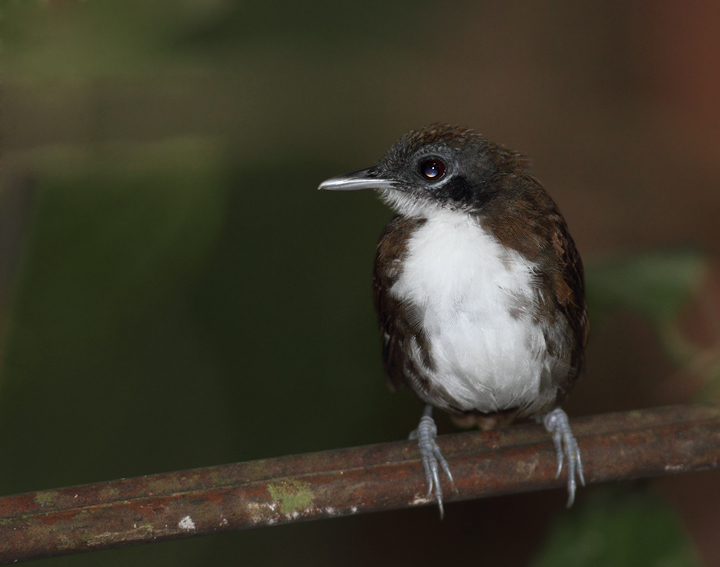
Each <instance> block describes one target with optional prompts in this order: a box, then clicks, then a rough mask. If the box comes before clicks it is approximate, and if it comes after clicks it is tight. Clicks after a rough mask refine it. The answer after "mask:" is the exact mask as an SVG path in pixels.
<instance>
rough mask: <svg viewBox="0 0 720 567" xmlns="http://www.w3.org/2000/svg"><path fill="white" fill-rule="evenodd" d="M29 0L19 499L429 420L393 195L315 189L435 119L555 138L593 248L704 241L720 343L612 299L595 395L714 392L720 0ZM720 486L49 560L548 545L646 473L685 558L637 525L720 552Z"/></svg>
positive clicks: (10, 6)
mask: <svg viewBox="0 0 720 567" xmlns="http://www.w3.org/2000/svg"><path fill="white" fill-rule="evenodd" d="M2 11H3V14H2V17H3V30H2V36H3V37H2V41H3V43H4V45H5V48H4V49H5V57H4V59H5V61H4V63H3V67H4V73H3V75H4V77H3V82H4V88H3V93H2V96H3V100H2V126H1V128H2V151H3V170H4V180H3V192H2V195H1V197H2V203H0V207H2V208H1V211H0V271H2V274H1V275H0V324H1V325H2V327H1V329H0V330H2V345H1V346H2V374H1V375H0V494H3V495H4V494H11V493H18V492H27V491H34V490H39V489H44V488H55V487H60V486H67V485H76V484H83V483H88V482H97V481H103V480H110V479H115V478H120V477H131V476H137V475H142V474H150V473H157V472H163V471H171V470H179V469H186V468H192V467H200V466H209V465H214V464H220V463H226V462H236V461H245V460H251V459H258V458H264V457H272V456H280V455H285V454H292V453H303V452H307V451H316V450H322V449H329V448H337V447H346V446H353V445H358V444H365V443H376V442H382V441H391V440H397V439H401V438H405V437H406V436H407V434H408V432H409V431H410V430H411V429H413V428H414V427H415V425H416V423H417V420H418V418H419V414H420V410H421V404H420V403H419V402H418V401H417V400H416V399H414V398H413V396H411V395H410V394H409V393H408V392H403V393H400V394H394V395H393V394H390V393H389V392H388V391H387V389H386V388H385V385H384V382H383V378H382V370H381V364H380V351H379V338H378V336H377V335H378V333H377V330H376V328H375V315H374V312H373V307H372V297H371V280H370V278H371V270H372V261H373V257H374V246H375V242H376V240H377V237H378V236H379V234H380V231H381V230H382V227H383V226H384V224H385V223H386V222H387V221H388V220H389V218H390V217H391V212H390V211H389V210H387V209H386V208H385V207H384V206H383V205H382V204H381V203H379V202H378V200H377V199H376V198H375V197H374V196H373V195H372V194H371V193H370V192H361V193H351V194H330V193H328V194H324V193H318V192H316V187H317V185H318V183H319V182H320V181H322V180H324V179H326V178H328V177H331V176H334V175H337V174H341V173H344V172H348V171H352V170H355V169H359V168H361V167H365V166H368V165H371V164H372V163H374V161H375V160H376V159H377V158H378V157H379V156H380V155H382V153H384V152H385V150H386V149H387V148H388V147H389V146H390V145H391V144H392V143H393V142H394V141H395V139H397V138H398V137H399V136H400V135H401V134H403V133H404V132H405V131H407V130H409V129H411V128H416V127H420V126H422V125H425V124H428V123H431V122H450V123H458V124H461V125H464V126H469V127H473V128H475V129H476V130H477V131H479V132H481V133H482V134H484V135H485V136H487V137H488V138H490V139H492V140H495V141H498V142H500V143H503V144H505V145H507V146H509V147H511V148H513V149H516V150H519V151H521V152H523V153H525V154H527V155H529V156H531V157H532V161H533V164H534V165H533V171H534V173H535V174H536V175H537V176H538V177H539V178H540V179H541V180H542V181H543V183H544V184H545V186H546V188H547V189H548V191H549V192H550V194H551V195H552V196H553V198H554V199H555V200H556V201H557V203H558V204H559V206H560V208H561V210H562V211H563V213H564V215H565V217H566V219H567V221H568V224H569V226H570V229H571V231H572V233H573V235H574V237H575V240H576V242H577V244H578V247H579V249H580V251H581V253H582V254H583V257H584V258H585V259H586V263H588V265H589V266H591V267H592V266H593V265H597V266H602V265H603V262H604V261H607V259H608V258H613V257H616V256H617V255H618V254H625V255H630V256H628V257H630V258H633V257H644V255H647V254H654V253H656V251H658V250H659V251H661V252H662V251H665V250H678V249H684V248H682V247H687V246H690V247H691V249H692V250H693V251H694V252H693V254H701V256H702V261H701V264H702V266H701V269H698V270H695V271H693V270H690V272H691V273H689V275H688V277H687V278H685V279H683V281H684V282H686V283H687V282H689V283H687V286H686V287H688V288H689V289H687V290H686V291H687V295H688V297H689V298H690V301H689V303H686V304H684V307H683V309H682V310H681V311H680V312H679V313H674V312H673V314H672V315H673V317H672V320H673V324H674V325H677V328H678V329H681V330H682V333H683V336H684V337H685V338H687V339H688V340H689V341H690V342H691V344H692V345H693V346H694V347H696V349H697V351H698V353H699V354H698V355H697V356H695V357H693V356H685V354H686V353H683V352H679V351H682V349H681V348H680V346H683V345H684V343H683V344H682V345H680V346H679V345H678V343H677V340H676V339H677V337H675V338H668V336H667V334H663V333H662V331H663V329H664V328H663V327H662V326H660V327H659V326H658V324H657V321H655V320H653V318H652V316H650V317H649V316H647V313H645V314H644V315H643V313H641V312H639V311H636V312H634V311H633V310H632V309H625V310H615V311H612V312H608V313H603V314H602V315H603V317H602V321H600V314H599V312H598V311H597V310H596V312H595V313H591V320H592V323H593V330H592V333H591V344H590V348H589V351H588V357H587V360H588V362H587V372H586V374H585V376H584V377H583V379H582V381H581V382H579V383H578V385H577V387H576V389H575V391H574V393H573V395H572V396H571V398H570V399H569V401H568V403H567V404H566V408H567V409H568V412H569V413H570V414H571V415H580V414H591V413H601V412H609V411H621V410H629V409H634V408H640V407H651V406H657V405H663V404H672V403H683V402H686V401H689V400H691V399H698V397H697V396H698V395H700V396H701V397H702V396H704V399H708V398H709V397H710V396H709V395H708V393H707V391H708V390H707V385H708V383H709V382H708V380H709V378H712V377H713V376H715V377H716V375H717V371H718V366H717V362H718V350H719V349H720V347H719V346H718V345H720V330H719V329H720V291H719V290H720V286H719V285H718V282H720V278H718V276H717V274H718V270H717V268H716V262H715V258H716V256H717V254H718V252H720V238H719V237H720V222H718V218H719V217H720V195H719V193H720V105H719V104H718V102H717V101H718V100H720V72H719V69H720V67H719V65H720V34H718V29H720V4H718V3H717V2H711V1H709V0H706V1H703V0H698V1H694V2H690V3H683V4H678V3H673V2H669V1H661V2H642V1H635V2H600V1H592V0H585V1H582V2H564V1H545V2H503V3H490V2H469V1H465V2H446V3H437V2H435V3H431V2H426V1H415V2H409V1H400V2H394V3H388V2H380V1H377V0H368V1H365V2H361V3H345V4H342V3H336V2H328V1H310V2H290V1H279V2H266V3H260V2H257V3H248V2H239V1H233V0H179V1H174V2H171V1H170V0H154V1H153V2H147V1H139V0H127V1H125V2H122V3H114V4H111V3H109V2H82V1H55V2H47V1H46V2H40V1H37V2H36V1H29V0H28V1H26V2H20V1H15V2H6V3H4V4H3V7H2ZM679 247H680V248H679ZM663 265H665V264H663ZM672 266H674V264H671V267H672ZM693 269H694V268H693ZM598 270H599V271H598V272H597V273H600V274H602V273H605V275H606V276H607V273H608V272H602V268H598ZM673 270H674V271H673ZM678 270H679V268H678ZM670 271H672V272H673V274H674V273H675V272H676V271H677V270H675V268H672V269H671V270H670ZM610 273H611V274H612V273H613V272H610ZM683 273H684V272H683ZM671 276H672V274H670V275H669V276H668V277H671ZM610 279H611V280H613V281H617V279H616V278H610ZM681 279H682V278H681ZM600 280H601V278H598V279H597V280H596V281H598V282H599V281H600ZM593 285H594V284H593V280H592V279H591V278H589V281H588V286H589V288H590V289H591V290H592V289H600V284H599V283H597V284H595V285H596V287H595V288H593ZM690 288H691V289H690ZM630 307H632V306H630ZM640 311H641V310H640ZM674 341H675V342H674ZM674 347H678V348H674ZM698 357H699V358H698ZM702 357H704V358H702ZM708 360H709V362H708ZM703 364H704V365H705V366H703ZM708 365H709V366H708ZM711 391H712V390H711ZM698 392H700V394H698ZM703 392H704V393H703ZM441 428H442V429H443V430H444V431H451V427H449V425H448V424H447V423H446V422H444V421H443V422H442V423H441ZM718 480H720V477H718V475H717V474H716V473H696V474H692V475H681V476H677V477H672V478H668V479H664V480H662V481H660V482H653V483H647V482H646V483H639V484H637V483H635V484H631V483H625V485H624V486H623V487H622V489H621V490H622V491H629V492H627V494H630V496H627V494H626V493H625V492H622V493H621V495H620V496H617V495H615V496H612V497H605V496H603V494H604V493H603V492H602V490H603V489H602V488H601V489H598V488H588V489H585V490H581V492H580V495H579V498H578V503H577V504H576V509H575V510H573V511H572V512H570V513H567V512H564V511H563V510H564V502H565V498H566V496H565V494H564V493H563V492H562V491H552V492H545V493H537V494H528V495H518V496H512V497H504V498H494V499H487V500H483V501H477V502H467V503H462V504H449V505H448V506H447V514H446V519H445V521H444V522H439V521H438V519H437V511H436V509H434V508H432V507H427V508H423V509H416V510H406V511H400V512H392V513H384V514H374V515H368V516H364V517H353V518H344V519H336V520H331V521H323V522H316V523H310V524H300V525H293V526H284V527H278V528H272V529H262V530H254V531H248V532H240V533H230V534H222V535H217V536H211V537H204V538H197V539H192V540H185V541H177V542H170V543H164V544H155V545H148V546H143V547H138V548H130V549H123V550H115V551H108V552H102V553H99V554H90V555H85V556H77V557H70V558H61V559H54V560H48V561H46V562H45V563H44V564H47V565H49V566H50V565H66V564H67V565H71V564H72V565H104V566H105V565H108V566H112V565H188V566H190V565H235V564H243V565H248V566H249V565H298V564H300V565H303V564H313V565H367V564H368V563H370V562H372V563H373V564H374V565H377V566H380V565H390V564H398V563H399V564H412V565H415V566H421V565H435V564H440V563H443V564H449V563H459V562H468V561H471V562H472V563H473V564H484V565H492V564H500V565H526V564H528V563H529V562H531V561H533V560H534V561H536V562H538V561H540V559H538V557H539V556H538V555H537V554H538V553H539V552H538V550H539V549H541V550H545V551H544V552H543V551H541V552H540V553H546V552H547V549H548V545H549V544H548V543H547V541H549V540H546V537H548V533H550V534H553V533H561V532H562V530H563V529H566V528H567V526H565V527H563V526H564V524H563V521H565V522H566V523H567V521H568V520H567V518H576V517H583V518H589V517H591V516H592V513H593V511H594V510H597V509H598V508H597V506H601V507H602V506H603V505H607V503H608V502H611V503H612V502H614V500H613V498H615V497H617V498H618V499H619V500H620V501H621V502H622V503H621V505H619V507H618V510H621V512H618V513H620V514H622V513H623V512H622V510H627V509H631V510H634V511H635V512H637V510H641V509H644V508H643V506H646V504H636V503H635V501H634V500H633V498H635V497H636V495H637V494H638V493H645V492H644V491H647V490H649V491H651V493H652V494H653V495H654V496H653V498H654V499H655V500H653V503H652V505H650V506H649V508H647V510H649V512H648V513H649V514H650V515H651V516H652V515H654V516H657V517H659V515H660V516H662V515H663V514H665V515H666V516H667V517H668V518H669V519H668V522H669V524H672V525H673V526H675V528H673V530H675V531H673V533H677V534H679V535H678V536H677V537H678V538H679V539H678V541H679V542H680V543H679V544H678V545H679V546H680V548H682V549H683V550H684V551H683V553H684V555H683V553H680V554H679V555H678V557H679V558H676V559H677V560H675V559H672V558H668V557H669V555H672V553H674V551H672V552H668V554H669V555H667V556H662V557H660V558H659V559H658V561H659V562H658V563H654V562H653V561H654V559H653V560H651V559H650V558H649V554H648V552H647V549H646V548H644V547H643V545H647V546H648V547H653V546H654V544H653V543H652V541H650V542H649V543H645V540H644V539H643V538H635V539H634V546H631V549H630V550H629V551H623V553H624V554H625V555H624V557H626V558H628V559H627V561H628V565H645V564H647V565H651V564H652V565H654V564H660V563H661V562H662V561H665V562H664V563H662V564H663V565H676V564H677V565H687V564H691V563H690V562H689V561H691V560H690V559H688V557H692V556H693V554H695V557H700V558H701V559H702V561H703V562H704V564H706V565H720V543H719V542H718V538H717V534H718V533H720V516H719V515H718V510H720V501H718V498H720V496H719V494H720V491H719V490H717V488H718V486H719V485H718ZM628 498H629V500H628ZM599 501H602V502H604V504H602V505H598V504H597V503H598V502H599ZM653 506H659V508H657V509H656V508H653ZM588 510H589V512H588ZM658 510H660V511H658ZM568 514H574V515H570V516H568ZM588 514H590V516H588ZM592 517H594V516H592ZM603 517H605V516H603ZM607 517H611V518H612V517H614V516H612V514H610V516H607ZM623 517H624V518H625V516H623ZM663 517H665V516H663ZM556 518H559V519H558V520H557V522H559V523H554V522H556V520H555V519H556ZM563 518H565V520H563ZM632 518H635V516H632ZM625 519H627V518H625ZM588 521H589V522H590V524H589V525H590V527H589V528H588V529H590V530H593V529H594V530H596V531H598V530H599V532H598V533H605V532H604V531H603V528H601V527H600V528H599V527H598V525H601V524H597V523H596V524H593V523H592V521H590V520H588ZM628 521H630V520H628ZM673 522H675V524H673ZM580 523H581V522H578V523H577V524H578V525H579V524H580ZM610 523H612V522H610ZM608 525H609V524H608ZM632 525H633V526H634V527H633V528H632V529H633V530H636V532H633V533H644V532H643V530H645V531H653V530H652V529H651V526H650V525H649V524H646V519H643V518H642V517H639V518H636V519H635V520H632ZM627 531H628V533H629V532H630V531H632V530H627ZM671 531H672V530H671ZM686 534H687V535H688V536H689V538H688V539H687V540H686V539H685V537H686ZM606 535H607V534H606ZM551 537H552V535H551ZM601 539H602V538H601ZM555 541H559V540H557V539H556V540H555ZM583 541H584V540H583ZM588 541H590V540H588ZM602 541H603V542H604V543H602V544H597V541H596V540H592V541H591V543H590V544H588V546H589V547H583V548H582V549H580V548H579V549H580V550H579V551H578V553H577V554H575V555H573V556H572V557H571V558H570V560H569V562H568V563H567V564H578V565H580V564H582V565H585V564H587V565H590V564H598V565H599V564H602V562H597V563H592V561H590V562H588V561H586V562H585V563H582V561H581V559H582V557H585V556H582V554H583V553H585V554H586V555H587V556H588V557H595V556H593V555H592V553H594V552H593V550H597V549H598V545H600V548H603V546H605V547H606V548H608V549H609V548H611V547H612V548H615V547H616V546H612V545H610V543H608V542H610V541H611V539H610V536H609V535H607V538H606V540H602ZM689 541H691V542H692V543H688V542H689ZM544 542H545V543H544ZM593 542H594V543H593ZM593 545H594V546H595V547H593ZM683 546H684V547H683ZM654 547H657V546H654ZM691 547H694V549H695V551H692V550H691ZM603 549H604V548H603ZM583 550H584V551H583ZM675 551H677V550H675ZM633 553H634V554H635V555H634V556H633ZM588 554H589V555H588ZM581 556H582V557H581ZM638 557H640V558H641V559H638ZM533 558H534V559H533ZM671 559H672V560H671ZM583 560H584V559H583ZM598 561H599V560H598ZM538 564H540V563H538ZM551 564H556V565H560V564H562V563H561V562H560V561H559V560H558V561H554V562H551ZM615 564H620V563H617V562H616V563H615ZM692 564H695V563H692Z"/></svg>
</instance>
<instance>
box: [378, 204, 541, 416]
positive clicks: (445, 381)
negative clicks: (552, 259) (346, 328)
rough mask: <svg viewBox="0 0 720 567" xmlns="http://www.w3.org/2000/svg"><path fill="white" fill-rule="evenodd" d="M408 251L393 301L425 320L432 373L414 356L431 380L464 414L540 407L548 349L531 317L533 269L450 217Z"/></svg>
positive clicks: (443, 215) (441, 216)
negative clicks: (408, 304)
mask: <svg viewBox="0 0 720 567" xmlns="http://www.w3.org/2000/svg"><path fill="white" fill-rule="evenodd" d="M407 246H408V247H407V257H406V260H405V263H404V265H403V270H402V273H401V275H400V278H399V279H398V281H397V282H396V283H395V285H393V287H392V289H391V291H390V293H391V294H392V295H394V296H395V297H397V298H398V299H401V300H404V301H410V302H412V304H413V305H414V306H415V307H416V309H417V312H418V313H419V314H420V321H418V323H419V324H420V325H421V328H422V329H423V331H424V333H425V335H426V338H427V344H428V345H429V351H430V357H431V360H432V361H433V365H432V368H427V367H423V366H422V357H420V356H419V354H415V355H414V356H415V362H416V364H417V365H419V366H420V367H422V368H423V373H424V374H425V376H426V377H427V378H428V379H429V380H430V381H431V383H432V384H434V385H435V386H438V387H440V388H442V389H444V390H445V391H446V392H447V393H448V394H449V395H450V397H451V398H453V400H454V401H455V405H456V406H457V407H458V408H460V409H463V410H471V409H477V410H480V411H486V412H491V411H496V410H502V409H507V408H510V407H515V406H518V405H523V404H528V403H530V402H532V401H533V400H535V398H536V397H537V394H538V390H539V387H540V376H541V374H542V372H543V368H544V366H545V364H544V362H545V361H544V359H545V341H544V338H543V334H542V332H541V329H540V328H539V327H538V326H537V325H536V324H535V323H534V322H533V319H532V315H531V313H530V312H529V310H528V306H529V305H531V303H532V301H533V297H532V289H533V288H532V285H531V278H532V269H533V264H532V263H531V262H529V261H528V260H526V259H525V258H524V257H523V256H521V255H520V254H518V253H517V252H515V251H513V250H510V249H508V248H506V247H504V246H502V245H501V244H500V243H499V242H498V241H497V239H496V238H495V237H494V236H492V235H491V234H489V233H487V232H486V231H485V230H483V228H482V227H481V226H480V225H479V224H478V223H477V222H476V221H475V220H474V219H473V218H471V217H470V216H468V215H465V214H461V213H458V212H452V211H446V210H436V211H434V212H433V213H432V214H428V215H427V220H426V222H425V223H424V224H423V225H422V226H421V227H420V228H419V229H418V230H416V231H415V232H414V233H413V235H412V237H411V238H410V240H409V242H408V245H407ZM523 306H524V308H523ZM417 352H418V351H417V349H416V353H417Z"/></svg>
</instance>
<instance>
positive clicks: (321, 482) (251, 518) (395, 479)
mask: <svg viewBox="0 0 720 567" xmlns="http://www.w3.org/2000/svg"><path fill="white" fill-rule="evenodd" d="M572 425H573V430H574V432H575V435H576V436H577V438H578V442H579V445H580V449H581V451H582V455H583V462H584V465H585V477H586V480H587V481H588V482H591V483H594V482H604V481H610V480H620V479H629V478H638V477H647V476H654V475H661V474H671V473H678V472H684V471H694V470H701V469H708V468H718V467H720V404H698V405H692V406H672V407H665V408H657V409H649V410H641V411H632V412H626V413H614V414H606V415H600V416H593V417H584V418H578V419H574V420H573V421H572ZM438 442H439V444H440V446H441V448H442V451H443V454H444V455H445V457H446V459H447V460H448V462H449V464H450V467H451V468H452V471H453V475H454V477H455V483H456V486H457V489H458V490H457V493H452V492H451V490H450V488H449V487H447V489H446V500H447V501H448V502H450V501H453V500H465V499H470V498H479V497H483V496H491V495H498V494H508V493H512V492H526V491H531V490H541V489H546V488H554V487H559V486H564V485H565V480H564V478H563V477H564V475H563V477H561V478H560V479H556V478H555V451H554V448H553V445H552V442H551V440H550V438H549V436H548V434H547V433H546V432H545V431H544V430H543V429H542V428H541V427H540V426H538V425H534V424H525V425H516V426H513V427H508V428H504V429H499V430H496V431H489V432H468V433H458V434H453V435H444V436H441V437H440V438H439V439H438ZM425 490H426V488H425V480H424V477H423V473H422V466H421V464H420V462H419V460H418V452H417V448H416V447H415V444H414V442H408V441H401V442H396V443H385V444H381V445H369V446H365V447H355V448H352V449H340V450H336V451H324V452H321V453H310V454H306V455H296V456H289V457H280V458H276V459H266V460H263V461H253V462H247V463H238V464H231V465H222V466H216V467H208V468H203V469H196V470H189V471H182V472H176V473H168V474H158V475H150V476H144V477H140V478H132V479H122V480H115V481H110V482H101V483H98V484H91V485H86V486H78V487H71V488H61V489H59V490H46V491H41V492H35V493H29V494H20V495H17V496H7V497H5V498H0V563H10V562H16V561H26V560H29V559H36V558H40V557H51V556H55V555H64V554H71V553H80V552H84V551H92V550H99V549H107V548H111V547H121V546H125V545H132V544H137V543H143V542H152V541H163V540H168V539H174V538H182V537H190V536H195V535H202V534H210V533H215V532H221V531H228V530H238V529H246V528H253V527H262V526H272V525H279V524H285V523H289V522H295V521H303V520H313V519H319V518H330V517H336V516H345V515H349V514H359V513H363V512H372V511H378V510H389V509H394V508H405V507H409V506H417V505H423V504H428V503H429V501H428V499H427V498H426V497H425ZM448 513H449V514H452V508H450V509H449V510H448Z"/></svg>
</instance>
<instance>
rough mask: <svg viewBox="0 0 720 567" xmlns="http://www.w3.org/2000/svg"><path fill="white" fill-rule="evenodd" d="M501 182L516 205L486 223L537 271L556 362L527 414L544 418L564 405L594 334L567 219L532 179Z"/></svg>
mask: <svg viewBox="0 0 720 567" xmlns="http://www.w3.org/2000/svg"><path fill="white" fill-rule="evenodd" d="M500 182H501V183H505V184H507V185H506V194H508V195H509V199H511V200H512V202H509V201H505V202H502V203H494V205H495V206H496V207H497V208H496V209H495V210H494V211H486V215H485V216H484V218H483V219H482V220H481V222H482V224H483V226H484V227H486V228H487V229H488V230H490V231H491V232H492V233H493V234H494V235H495V236H496V237H497V238H498V239H499V240H500V241H501V242H502V243H503V244H505V245H506V246H509V247H511V248H513V249H514V250H516V251H518V252H520V253H521V254H522V255H523V256H525V257H526V258H527V259H528V260H531V261H532V262H534V263H535V264H536V265H537V270H536V274H535V275H536V278H537V289H536V291H537V307H538V318H537V321H538V323H540V324H541V325H542V326H543V333H544V335H545V343H546V345H547V349H548V352H549V354H550V355H551V356H552V357H553V358H554V359H555V360H556V362H557V363H556V364H555V365H554V367H553V369H552V370H551V371H550V372H549V373H548V375H547V376H544V377H543V380H542V381H541V386H540V390H541V391H540V397H539V399H538V401H537V403H536V404H533V407H531V408H528V413H534V412H541V411H546V410H547V408H548V407H549V408H550V409H552V406H554V405H556V404H557V403H559V401H560V400H561V399H562V398H563V397H564V396H565V394H566V393H567V392H568V391H569V390H570V388H571V387H572V384H573V383H574V382H575V380H576V379H577V377H578V375H579V373H580V369H581V368H582V364H583V357H584V350H585V345H586V343H587V335H588V329H589V324H588V318H587V309H586V307H585V286H584V281H583V265H582V260H581V259H580V254H579V253H578V251H577V248H576V247H575V243H574V241H573V239H572V237H571V236H570V233H569V232H568V228H567V224H566V223H565V219H563V217H562V215H561V214H560V211H559V210H558V208H557V206H556V205H555V203H554V202H553V200H552V199H551V198H550V196H549V195H548V194H547V193H546V192H545V190H544V189H543V187H542V185H541V184H540V182H539V181H537V180H536V179H535V178H534V177H532V176H530V175H511V176H507V177H505V178H504V179H503V180H502V181H500ZM498 205H499V206H498ZM487 213H489V214H487Z"/></svg>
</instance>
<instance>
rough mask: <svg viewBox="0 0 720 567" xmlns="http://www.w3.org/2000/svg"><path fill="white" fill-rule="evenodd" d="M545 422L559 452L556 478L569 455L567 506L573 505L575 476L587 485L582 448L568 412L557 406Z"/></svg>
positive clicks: (544, 418) (545, 418)
mask: <svg viewBox="0 0 720 567" xmlns="http://www.w3.org/2000/svg"><path fill="white" fill-rule="evenodd" d="M543 424H544V425H545V429H547V430H548V431H549V432H550V433H551V434H552V437H553V443H554V444H555V451H556V453H557V473H556V474H555V478H558V477H559V476H560V473H561V472H562V467H563V463H564V461H565V457H567V465H568V483H567V487H568V503H567V506H568V508H570V506H572V505H573V502H574V501H575V489H576V488H577V482H576V480H575V478H576V477H577V478H578V479H580V484H582V485H583V486H585V477H584V475H583V466H582V461H581V459H580V449H579V448H578V444H577V440H576V439H575V435H573V432H572V429H571V428H570V422H569V421H568V416H567V414H566V413H565V412H564V411H563V410H562V409H561V408H555V409H554V410H552V411H551V412H550V413H548V414H546V415H545V416H544V417H543Z"/></svg>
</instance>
